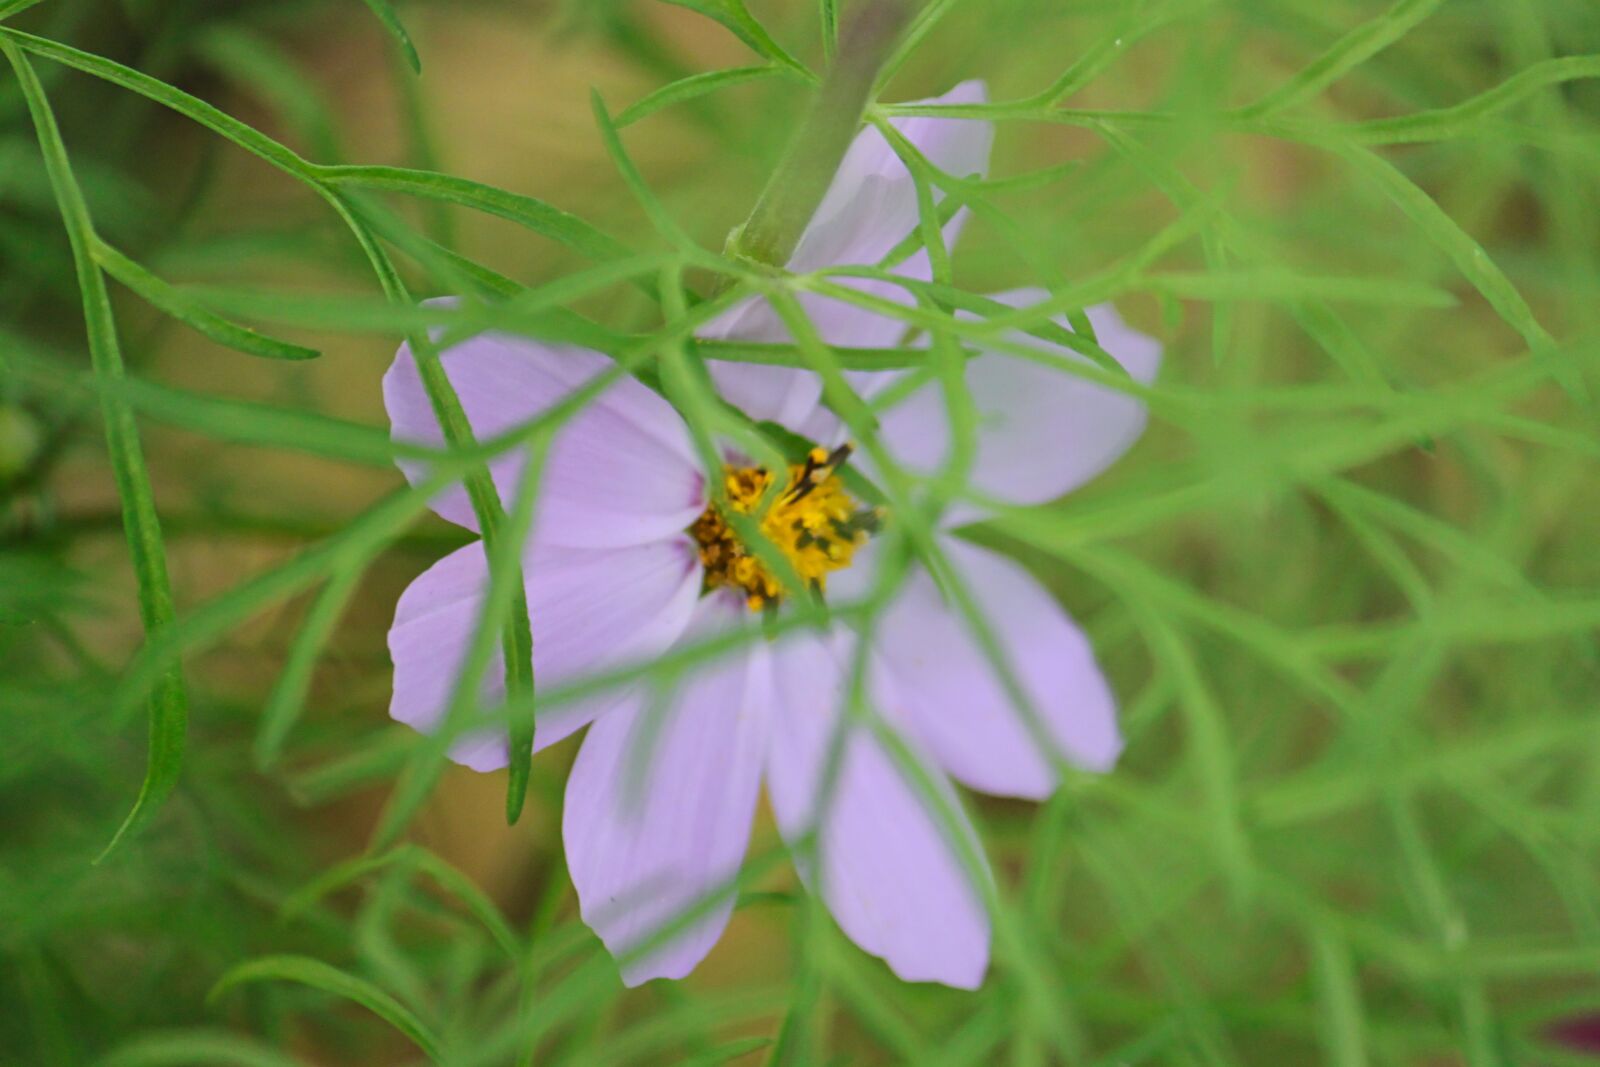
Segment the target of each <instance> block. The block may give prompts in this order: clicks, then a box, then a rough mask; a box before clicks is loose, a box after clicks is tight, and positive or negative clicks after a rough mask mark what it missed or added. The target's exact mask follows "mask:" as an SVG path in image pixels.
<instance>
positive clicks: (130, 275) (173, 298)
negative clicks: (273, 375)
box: [94, 240, 322, 359]
mask: <svg viewBox="0 0 1600 1067" xmlns="http://www.w3.org/2000/svg"><path fill="white" fill-rule="evenodd" d="M94 253H95V259H96V261H97V262H98V263H99V264H100V266H102V267H103V268H105V271H106V273H107V274H109V275H111V276H112V277H113V278H115V279H116V280H117V281H119V282H121V283H122V284H123V285H126V286H127V287H128V288H129V289H132V290H133V291H134V292H135V293H138V294H139V295H140V296H141V297H143V298H144V299H145V300H146V301H148V302H149V303H150V305H151V306H152V307H155V308H158V309H159V310H161V311H164V312H166V313H167V314H168V315H171V316H172V317H173V318H175V319H177V320H178V321H180V322H183V323H186V324H187V325H189V326H191V327H192V328H194V329H195V330H196V331H198V332H199V333H203V334H205V335H206V336H207V337H209V338H211V339H212V340H213V341H215V342H217V343H218V344H219V345H226V346H228V347H229V348H234V349H238V350H239V351H240V352H246V353H249V354H250V355H252V356H261V357H262V358H264V359H316V358H317V357H318V356H320V355H321V354H322V353H320V352H318V351H317V350H316V349H315V348H307V347H306V346H305V345H297V344H293V343H291V342H289V341H280V340H278V339H277V338H275V337H268V336H266V335H265V334H262V333H259V332H257V331H255V330H252V329H251V328H250V327H248V326H241V325H239V324H238V323H236V322H230V321H228V320H227V319H225V318H223V317H222V316H221V315H218V314H216V313H215V312H213V311H210V310H208V309H206V308H204V307H202V306H201V305H200V304H199V303H198V302H197V301H195V300H194V299H192V298H191V297H190V296H189V295H188V294H187V293H186V292H185V291H184V290H182V289H180V288H178V287H177V286H174V285H171V284H169V283H167V282H165V281H163V280H162V279H160V278H158V277H156V276H155V275H154V274H152V273H150V272H149V271H148V270H146V269H145V268H144V267H142V266H140V265H139V264H137V263H135V262H134V261H133V260H131V259H129V258H128V257H127V256H125V255H123V254H122V253H121V252H119V251H117V250H116V249H115V248H113V247H111V246H110V245H108V244H106V243H105V242H104V241H100V240H96V242H95V247H94Z"/></svg>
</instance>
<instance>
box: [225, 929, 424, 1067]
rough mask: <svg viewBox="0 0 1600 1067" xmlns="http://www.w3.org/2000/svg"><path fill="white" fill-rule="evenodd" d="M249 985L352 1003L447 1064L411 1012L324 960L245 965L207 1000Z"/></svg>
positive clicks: (274, 959) (279, 959) (266, 959)
mask: <svg viewBox="0 0 1600 1067" xmlns="http://www.w3.org/2000/svg"><path fill="white" fill-rule="evenodd" d="M250 982H298V983H299V984H301V985H305V986H310V987H311V988H312V989H319V990H321V991H322V992H324V993H329V994H332V995H333V996H336V997H340V998H342V999H344V1000H349V1001H352V1002H354V1003H356V1004H359V1005H361V1006H362V1007H363V1008H366V1009H367V1010H368V1011H370V1012H372V1013H373V1014H374V1015H376V1016H378V1017H379V1018H380V1019H382V1020H383V1021H384V1022H386V1023H388V1024H389V1025H390V1026H392V1027H394V1028H395V1029H396V1030H399V1031H400V1032H401V1033H402V1034H404V1035H406V1037H408V1038H410V1039H411V1041H412V1042H413V1043H414V1044H415V1045H416V1046H417V1047H418V1048H420V1049H421V1050H422V1051H423V1052H425V1053H426V1054H427V1056H428V1058H429V1059H431V1060H433V1061H434V1062H436V1063H437V1062H442V1061H443V1060H444V1049H443V1046H441V1045H440V1044H439V1039H438V1038H437V1037H435V1036H434V1035H433V1032H432V1031H431V1030H429V1029H428V1027H427V1026H426V1025H424V1024H423V1022H422V1020H421V1019H419V1018H417V1016H416V1015H415V1014H414V1013H413V1012H412V1011H411V1009H410V1008H407V1007H406V1006H405V1005H404V1004H401V1003H400V1002H399V1001H398V1000H396V999H394V998H393V997H391V996H390V995H389V994H388V993H385V992H384V991H383V990H381V989H379V988H378V987H377V986H375V985H373V984H372V983H371V982H369V981H367V980H366V979H365V978H357V977H356V976H355V975H353V974H348V973H346V972H344V971H341V970H339V969H338V968H337V967H330V966H329V965H328V964H326V963H323V962H322V961H321V960H315V959H311V958H309V957H307V956H263V957H261V958H260V959H255V960H251V961H249V962H248V963H242V964H240V965H239V966H237V967H235V968H233V970H231V971H229V972H228V973H226V974H224V975H223V976H222V977H221V978H219V979H218V980H217V984H216V985H214V986H212V987H211V993H210V995H209V996H208V998H207V999H209V1000H213V1001H214V1000H216V999H217V998H219V997H221V996H222V995H223V994H225V993H227V992H228V991H229V990H231V989H234V988H236V987H238V986H241V985H245V984H247V983H250Z"/></svg>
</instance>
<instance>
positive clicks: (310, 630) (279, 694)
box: [253, 561, 365, 771]
mask: <svg viewBox="0 0 1600 1067" xmlns="http://www.w3.org/2000/svg"><path fill="white" fill-rule="evenodd" d="M364 570H365V566H364V561H362V562H356V561H350V562H348V563H346V565H345V566H344V567H343V569H341V570H338V571H336V572H335V573H334V575H333V576H332V577H331V578H329V579H328V583H327V584H326V585H325V586H323V588H322V591H321V592H320V593H318V594H317V597H316V599H315V600H313V601H312V603H311V610H310V611H309V612H307V614H306V617H305V620H304V621H303V622H302V623H301V624H300V631H299V632H298V633H297V634H295V638H294V643H293V644H292V645H290V646H289V654H288V655H287V656H286V657H284V661H283V669H282V670H281V671H279V672H278V680H277V682H275V683H274V684H273V686H272V692H271V693H270V694H269V695H268V697H267V704H266V707H264V708H262V710H261V723H260V725H259V726H257V727H256V739H255V745H254V747H253V754H254V757H255V763H256V767H257V769H259V770H263V771H264V770H267V769H269V768H270V767H271V766H272V765H273V764H274V763H276V762H277V759H278V755H279V754H280V753H281V752H282V750H283V743H284V741H285V740H286V739H287V738H288V736H289V731H290V730H291V729H293V727H294V724H295V722H296V721H297V720H298V719H299V718H300V712H301V709H302V708H303V707H304V706H305V699H306V693H307V692H308V691H309V690H310V688H311V675H312V672H313V671H315V670H316V666H317V660H318V659H319V658H320V657H321V655H322V649H323V647H324V646H325V645H326V644H327V642H328V638H329V637H330V636H332V634H333V629H334V627H335V626H337V625H338V623H339V619H340V617H341V616H342V615H343V614H344V609H345V607H346V605H348V604H349V602H350V596H351V594H352V593H354V592H355V589H356V586H357V585H359V584H360V582H361V577H362V574H363V572H364Z"/></svg>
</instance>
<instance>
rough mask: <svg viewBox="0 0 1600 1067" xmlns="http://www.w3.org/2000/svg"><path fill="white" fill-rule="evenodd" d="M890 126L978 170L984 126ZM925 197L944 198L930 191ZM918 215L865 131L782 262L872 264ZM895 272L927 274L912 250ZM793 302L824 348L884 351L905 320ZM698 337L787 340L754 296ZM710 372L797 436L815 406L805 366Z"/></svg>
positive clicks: (868, 288) (957, 222) (723, 387)
mask: <svg viewBox="0 0 1600 1067" xmlns="http://www.w3.org/2000/svg"><path fill="white" fill-rule="evenodd" d="M984 99H985V91H984V86H983V83H982V82H977V81H971V82H963V83H962V84H961V85H958V86H956V87H955V88H954V89H952V90H951V91H950V92H949V93H946V94H945V95H944V96H942V97H938V98H935V99H932V100H921V101H917V103H923V104H973V103H982V102H983V101H984ZM893 122H894V124H895V127H896V128H897V129H899V130H900V132H901V133H902V134H904V135H905V136H906V138H907V139H908V140H909V141H911V143H912V144H914V145H916V146H917V148H918V149H920V150H921V151H922V153H923V154H924V155H926V156H927V157H928V158H929V159H930V160H931V161H932V162H933V163H934V164H936V165H937V166H939V167H940V168H941V169H943V170H945V171H947V172H949V173H951V174H954V175H956V176H957V177H969V176H979V177H981V176H983V175H985V174H987V172H988V168H989V149H990V147H991V145H992V144H993V141H994V125H993V123H990V122H984V121H979V120H974V119H938V118H901V119H895V120H893ZM934 195H935V198H936V199H943V193H941V192H939V191H938V190H935V191H934ZM966 217H967V212H966V211H965V210H964V209H963V210H961V211H958V212H956V214H955V215H954V216H953V217H952V218H951V219H950V221H949V222H947V223H946V224H945V227H944V241H945V244H946V245H947V246H949V245H953V244H954V243H955V241H956V238H957V236H958V235H959V234H960V232H961V227H962V225H963V223H964V222H965V221H966ZM917 220H918V213H917V193H916V185H915V183H914V182H913V181H912V179H911V173H910V171H908V170H907V169H906V166H905V164H904V163H902V162H901V161H900V157H899V156H897V155H896V154H895V153H894V150H893V149H892V148H890V146H889V143H888V141H886V140H884V138H883V135H882V134H881V133H879V132H878V131H877V130H876V129H875V128H873V127H867V128H866V129H864V130H862V131H861V133H859V134H858V135H857V136H856V139H855V141H854V142H852V144H851V146H850V150H849V151H848V152H847V153H846V154H845V158H844V160H843V162H841V163H840V165H839V170H838V172H837V173H836V174H835V175H834V179H833V182H832V184H831V185H830V186H829V187H828V192H827V194H826V195H825V196H824V198H823V200H822V204H821V205H820V206H819V207H818V209H817V212H816V214H815V216H814V217H813V218H812V220H811V222H810V224H809V225H808V226H807V227H806V230H805V233H804V234H803V235H802V236H801V239H800V243H799V245H798V246H797V247H796V249H795V252H794V255H793V256H792V257H791V258H790V260H789V264H788V265H789V268H790V269H791V270H794V271H798V272H805V271H812V270H818V269H820V268H823V267H831V266H838V265H843V264H854V265H864V266H873V265H875V264H876V263H878V261H879V260H881V259H883V257H884V256H886V255H888V254H889V253H890V252H891V251H893V249H894V248H895V247H896V246H897V245H899V244H900V242H901V241H903V240H905V239H906V238H907V237H908V236H910V234H911V233H912V231H914V230H915V229H916V227H917ZM894 272H895V273H896V274H899V275H901V276H903V277H906V278H910V279H913V280H919V281H927V280H929V279H930V278H931V277H932V274H933V272H932V267H931V266H930V263H929V258H928V253H927V251H926V250H922V251H919V252H917V253H916V254H914V255H912V256H911V257H910V258H908V259H907V260H906V261H905V262H904V263H901V264H900V265H898V266H897V267H895V268H894ZM835 281H836V282H838V284H840V285H844V286H848V287H850V288H854V289H858V290H860V291H862V292H864V293H867V294H869V295H871V296H875V297H878V298H880V299H883V300H888V301H891V302H893V303H896V304H902V305H906V306H909V305H911V304H913V303H914V301H913V299H912V297H911V295H910V294H909V293H907V292H906V290H905V289H903V288H902V287H900V286H898V285H895V284H893V283H891V282H884V281H878V280H876V279H869V278H837V279H835ZM798 299H799V302H800V305H801V307H802V308H803V309H804V310H805V312H806V314H807V316H808V317H809V318H810V320H811V322H812V325H813V326H814V327H815V329H816V331H817V334H818V336H819V337H821V339H822V340H823V341H824V342H826V343H827V344H830V345H839V346H846V347H854V348H884V347H889V346H893V345H895V344H897V343H898V342H899V341H900V340H901V339H902V337H903V336H904V335H905V334H906V333H907V329H906V325H905V323H904V322H902V321H900V320H899V319H896V318H893V317H891V316H887V315H883V314H881V313H879V312H877V311H874V310H871V309H868V308H862V307H857V306H856V305H854V304H850V303H847V302H845V301H841V300H834V299H832V298H830V297H826V296H819V295H817V294H814V293H803V294H800V296H799V298H798ZM700 336H702V337H705V338H709V339H713V340H740V341H758V342H765V343H769V344H786V343H788V342H790V341H791V340H792V336H791V334H790V332H789V329H788V327H787V326H785V325H784V323H783V322H782V321H781V320H780V319H779V318H778V315H777V313H776V312H775V311H774V310H773V309H772V306H771V305H770V304H769V303H768V302H767V301H766V300H765V299H764V298H761V297H752V298H750V299H749V300H746V301H743V302H741V303H739V304H737V305H735V306H734V307H732V308H730V309H729V310H728V311H726V312H724V313H723V314H722V315H720V316H719V317H717V318H715V319H713V320H712V321H711V322H709V323H707V324H706V325H705V326H704V327H702V328H701V330H700ZM711 372H712V376H713V377H714V378H715V380H716V383H717V387H718V389H719V390H720V391H721V393H722V395H723V396H724V397H725V398H726V399H727V400H728V401H729V402H730V403H732V404H733V405H734V406H736V407H738V408H739V409H740V410H741V411H744V412H745V413H746V414H748V415H749V416H750V417H751V418H753V419H757V420H770V421H773V422H777V423H780V424H781V425H784V426H787V427H789V428H790V429H792V430H796V431H797V432H803V430H802V426H803V424H804V421H805V420H806V418H807V417H808V416H809V415H810V414H811V413H812V412H813V411H814V410H815V409H816V406H817V401H818V398H819V397H820V396H821V384H820V382H819V381H818V379H817V377H816V375H815V374H813V373H811V372H810V371H803V370H796V369H793V368H784V367H763V366H754V365H740V364H735V363H727V362H713V363H712V364H711Z"/></svg>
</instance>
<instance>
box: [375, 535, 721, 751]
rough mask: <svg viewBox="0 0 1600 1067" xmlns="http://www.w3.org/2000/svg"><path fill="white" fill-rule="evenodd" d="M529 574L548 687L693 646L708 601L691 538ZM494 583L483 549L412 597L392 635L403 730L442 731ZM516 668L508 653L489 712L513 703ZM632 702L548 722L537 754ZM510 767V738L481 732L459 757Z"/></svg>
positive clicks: (546, 718)
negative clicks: (679, 643) (511, 674)
mask: <svg viewBox="0 0 1600 1067" xmlns="http://www.w3.org/2000/svg"><path fill="white" fill-rule="evenodd" d="M523 567H524V574H523V577H524V580H525V586H526V589H527V594H528V613H529V617H530V619H531V622H532V627H533V663H534V676H535V681H536V683H537V684H538V685H541V686H545V687H554V686H557V685H560V684H561V683H563V682H575V681H579V680H581V679H583V678H586V677H588V676H590V675H593V674H596V673H598V672H601V671H603V670H605V669H606V668H608V667H615V666H619V665H621V664H623V663H628V662H632V661H636V660H642V659H646V658H648V657H651V656H654V655H658V654H659V653H661V652H662V651H664V650H665V649H666V648H668V647H669V646H670V645H671V644H672V643H673V642H674V641H676V640H677V638H678V637H679V635H681V634H682V632H683V629H684V627H685V626H686V625H687V623H688V621H689V616H690V614H691V613H692V611H693V610H694V605H695V602H696V598H697V597H698V596H699V592H700V583H701V570H700V563H699V560H698V559H697V558H696V557H695V553H694V549H693V546H691V545H690V544H689V542H688V541H687V540H686V539H684V538H681V537H680V538H674V539H672V540H667V541H658V542H655V543H654V544H648V545H636V546H632V547H629V548H619V549H604V550H599V551H589V550H585V549H572V548H559V547H541V548H538V549H536V550H535V551H533V552H531V553H530V554H529V556H528V558H526V559H525V560H524V561H523ZM488 577H489V572H488V565H487V562H486V561H485V559H484V555H483V545H482V544H481V543H474V544H470V545H466V546H465V547H463V548H459V549H457V550H456V551H454V552H452V553H451V554H450V555H448V556H446V557H444V558H443V559H441V560H440V561H439V562H437V563H435V564H434V565H433V566H432V567H430V568H428V570H426V571H424V572H423V573H422V575H421V576H419V577H418V578H417V579H416V581H414V582H412V583H411V585H410V586H408V587H407V588H406V591H405V592H404V593H402V594H401V595H400V602H399V604H398V605H397V606H396V608H395V620H394V626H393V628H392V629H390V631H389V654H390V657H391V658H392V659H393V661H394V695H393V698H392V700H391V702H390V706H389V714H390V715H392V716H393V717H394V718H395V719H397V720H399V721H400V722H403V723H406V724H407V725H409V726H412V727H414V728H416V729H418V730H422V731H424V732H427V731H431V730H432V729H433V728H434V727H435V726H436V725H437V724H438V722H439V719H440V718H441V717H442V716H443V714H444V711H445V708H446V706H447V705H448V703H449V700H450V694H451V692H452V691H453V690H454V688H455V684H456V676H457V673H458V671H459V670H460V667H461V662H462V660H463V658H464V657H465V656H466V650H467V644H468V643H469V641H470V640H471V637H472V634H473V631H474V630H475V629H476V627H477V625H478V619H479V615H480V613H481V611H482V608H483V595H484V591H485V590H486V589H487V588H488ZM504 663H505V661H504V659H503V658H502V657H501V653H500V646H499V644H498V643H496V645H495V650H494V656H493V659H492V661H491V663H490V665H489V668H488V670H487V671H486V672H485V673H484V677H483V682H482V686H481V689H480V694H479V700H480V705H481V707H482V708H483V709H485V710H493V709H496V708H498V707H499V706H500V704H501V702H502V701H503V700H504V697H505V666H504ZM626 695H627V694H626V691H609V692H605V693H601V694H598V695H596V696H594V697H592V698H589V699H587V700H583V701H579V702H577V703H574V704H569V705H565V706H562V707H560V708H556V709H553V710H551V711H549V712H547V713H545V714H542V715H539V716H537V720H536V726H535V733H534V737H535V747H536V748H543V747H545V746H547V745H550V744H553V743H555V742H556V741H559V740H560V739H561V738H563V737H565V736H566V735H568V734H570V733H571V732H572V731H574V730H576V729H578V728H579V727H580V726H582V725H583V724H584V723H586V722H588V721H589V720H590V719H593V718H594V717H595V716H597V715H600V714H603V713H604V712H605V711H607V710H608V709H609V708H611V707H612V706H614V705H616V704H617V703H618V702H619V701H620V700H622V699H624V698H625V696H626ZM506 756H507V745H506V732H505V730H504V728H503V727H499V726H495V727H491V728H486V729H479V730H473V731H469V732H468V733H466V734H464V735H463V736H462V738H461V739H460V740H459V741H458V742H456V744H455V745H454V747H452V749H451V752H450V757H451V758H452V759H454V760H455V761H456V762H457V763H462V764H465V765H466V766H468V767H471V768H473V769H474V770H479V771H490V770H495V769H497V768H500V767H504V766H505V765H506Z"/></svg>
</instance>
